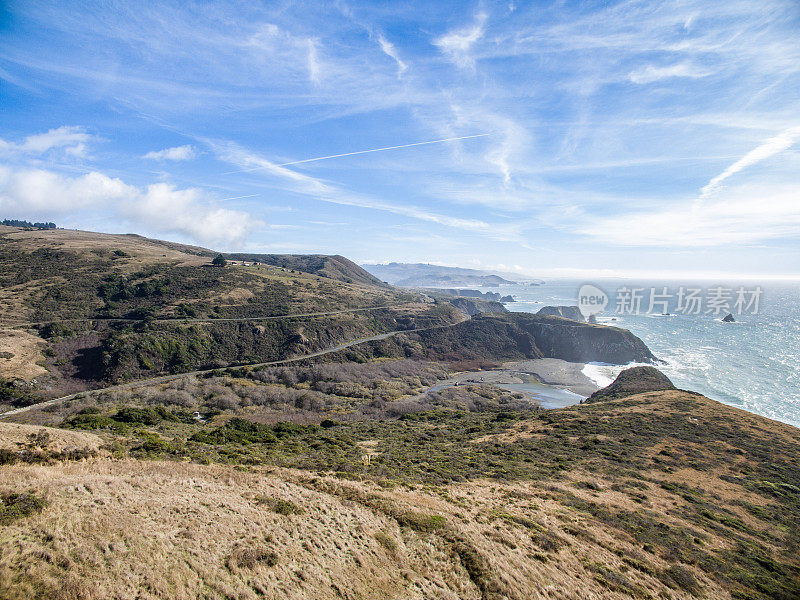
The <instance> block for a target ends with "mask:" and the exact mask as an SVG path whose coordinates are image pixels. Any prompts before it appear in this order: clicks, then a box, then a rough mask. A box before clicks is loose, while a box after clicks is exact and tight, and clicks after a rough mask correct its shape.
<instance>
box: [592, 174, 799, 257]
mask: <svg viewBox="0 0 800 600" xmlns="http://www.w3.org/2000/svg"><path fill="white" fill-rule="evenodd" d="M798 228H800V203H798V201H797V190H796V189H795V188H794V187H791V186H783V185H781V186H773V187H765V186H762V185H758V186H741V187H739V188H737V189H734V190H730V191H729V193H727V194H726V195H725V197H724V198H721V199H715V200H714V201H710V202H705V203H702V204H697V203H692V202H684V203H682V204H680V205H676V206H671V207H668V208H662V209H650V210H647V211H641V210H640V211H636V212H629V213H626V214H621V215H614V216H609V217H601V218H596V217H593V218H591V220H590V221H588V222H587V223H585V224H584V225H583V226H582V227H581V228H580V232H581V233H583V234H585V235H589V236H592V237H593V238H594V239H596V240H598V241H602V242H606V243H610V244H614V245H618V246H636V247H662V248H669V247H677V248H697V247H713V246H727V247H730V246H731V245H734V244H745V245H746V244H754V243H760V242H765V241H769V240H774V239H781V238H791V237H794V236H796V234H797V231H798Z"/></svg>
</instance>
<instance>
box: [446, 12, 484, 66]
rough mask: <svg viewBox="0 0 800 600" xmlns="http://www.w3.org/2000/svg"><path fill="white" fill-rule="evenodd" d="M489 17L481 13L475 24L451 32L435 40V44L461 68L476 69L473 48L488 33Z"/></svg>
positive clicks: (476, 16) (477, 16)
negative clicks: (487, 22) (487, 23)
mask: <svg viewBox="0 0 800 600" xmlns="http://www.w3.org/2000/svg"><path fill="white" fill-rule="evenodd" d="M487 18H488V15H487V14H486V13H484V12H480V13H478V14H477V15H475V23H474V24H473V25H470V26H468V27H464V28H462V29H456V30H454V31H450V32H448V33H446V34H444V35H442V36H440V37H438V38H436V39H434V40H433V44H434V45H435V46H437V47H438V48H439V50H441V51H442V53H443V54H444V55H445V56H447V57H448V58H449V59H450V60H451V61H453V62H454V63H455V64H456V65H458V66H459V67H461V68H465V69H466V68H475V58H474V57H473V55H472V53H471V50H472V46H473V45H474V44H475V43H476V42H477V41H478V40H480V39H481V38H482V37H483V35H484V34H485V33H486V27H485V26H486V19H487Z"/></svg>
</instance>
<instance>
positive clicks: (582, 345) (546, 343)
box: [517, 315, 656, 365]
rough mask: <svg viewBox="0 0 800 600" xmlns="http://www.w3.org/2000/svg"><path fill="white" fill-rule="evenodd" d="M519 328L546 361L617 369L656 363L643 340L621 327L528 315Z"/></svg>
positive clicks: (520, 322) (520, 319) (519, 323)
mask: <svg viewBox="0 0 800 600" xmlns="http://www.w3.org/2000/svg"><path fill="white" fill-rule="evenodd" d="M517 326H518V327H520V328H521V329H522V330H524V331H527V332H529V333H530V334H531V335H533V337H534V339H535V340H536V346H537V348H539V350H540V351H541V352H542V354H543V355H544V356H545V357H546V358H560V359H562V360H567V361H570V362H593V361H597V362H605V363H611V364H617V365H622V364H626V363H629V362H653V361H655V360H656V357H655V356H654V355H653V353H652V352H650V349H649V348H648V347H647V346H646V345H645V343H644V342H643V341H642V340H640V339H639V338H638V337H636V336H635V335H633V334H632V333H631V332H630V331H628V330H627V329H621V328H619V327H607V326H603V325H589V324H588V323H579V322H576V321H571V320H568V319H563V318H560V317H548V316H540V315H525V316H524V317H521V318H519V319H518V320H517Z"/></svg>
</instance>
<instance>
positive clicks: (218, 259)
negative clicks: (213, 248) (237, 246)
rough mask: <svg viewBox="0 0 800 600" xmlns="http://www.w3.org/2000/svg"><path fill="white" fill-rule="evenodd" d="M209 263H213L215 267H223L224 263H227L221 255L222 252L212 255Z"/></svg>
mask: <svg viewBox="0 0 800 600" xmlns="http://www.w3.org/2000/svg"><path fill="white" fill-rule="evenodd" d="M211 264H212V265H214V266H215V267H224V266H225V265H227V264H228V261H227V260H225V257H224V256H222V254H217V255H216V256H215V257H214V260H212V261H211Z"/></svg>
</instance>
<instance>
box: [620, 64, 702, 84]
mask: <svg viewBox="0 0 800 600" xmlns="http://www.w3.org/2000/svg"><path fill="white" fill-rule="evenodd" d="M711 73H712V72H711V71H709V70H707V69H701V68H698V67H696V66H694V65H692V64H690V63H686V62H683V63H677V64H674V65H666V66H661V67H658V66H655V65H647V66H646V67H644V68H641V69H637V70H635V71H631V72H630V73H629V74H628V79H630V80H631V81H632V82H633V83H639V84H647V83H653V82H654V81H661V80H662V79H672V78H674V77H686V78H689V79H700V78H702V77H708V76H709V75H711Z"/></svg>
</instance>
